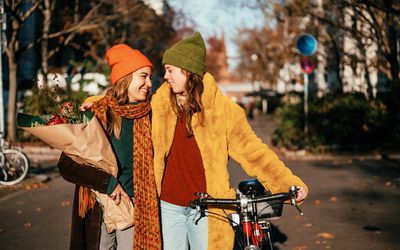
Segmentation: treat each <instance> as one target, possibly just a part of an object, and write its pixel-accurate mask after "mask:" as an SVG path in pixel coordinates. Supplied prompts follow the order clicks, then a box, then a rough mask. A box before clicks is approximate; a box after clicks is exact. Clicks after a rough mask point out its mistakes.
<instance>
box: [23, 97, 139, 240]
mask: <svg viewBox="0 0 400 250" xmlns="http://www.w3.org/2000/svg"><path fill="white" fill-rule="evenodd" d="M17 126H18V127H19V128H22V129H23V130H25V131H27V132H29V133H31V134H32V135H34V136H36V137H37V138H39V139H40V140H42V141H43V142H45V143H46V144H48V145H50V146H51V147H53V148H56V149H59V150H61V151H63V152H64V153H65V154H66V155H68V156H69V157H71V158H72V159H73V160H74V161H75V162H77V163H79V164H86V165H90V166H93V167H96V168H100V169H102V170H104V171H106V172H107V173H109V174H111V175H113V176H114V177H115V178H117V174H118V167H117V161H116V158H115V154H114V151H113V149H112V147H111V145H110V142H109V140H108V137H107V135H106V133H105V132H104V129H103V127H102V126H101V124H100V122H99V120H98V119H97V118H96V117H95V116H93V114H92V113H90V112H87V111H79V110H78V108H76V107H74V105H73V103H72V102H65V103H64V104H62V105H61V107H60V109H59V112H58V113H54V114H52V115H50V116H49V115H44V116H32V115H28V114H23V113H18V115H17ZM92 191H93V192H94V193H95V196H96V199H97V201H98V202H99V203H100V206H101V207H102V209H103V214H104V216H103V217H104V218H103V219H104V222H105V224H106V225H107V231H108V232H112V231H114V230H115V229H120V230H122V229H125V228H128V227H130V226H132V225H133V204H132V202H131V201H130V199H129V200H128V199H122V200H121V203H120V204H119V205H118V206H117V205H115V202H114V201H113V200H112V199H111V198H110V197H109V196H108V195H106V194H102V193H99V192H97V191H95V190H92Z"/></svg>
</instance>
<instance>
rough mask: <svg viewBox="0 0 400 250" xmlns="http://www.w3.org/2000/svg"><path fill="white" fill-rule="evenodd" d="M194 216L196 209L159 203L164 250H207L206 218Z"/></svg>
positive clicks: (163, 202)
mask: <svg viewBox="0 0 400 250" xmlns="http://www.w3.org/2000/svg"><path fill="white" fill-rule="evenodd" d="M195 215H196V209H193V208H190V207H182V206H178V205H174V204H171V203H168V202H165V201H161V226H162V237H163V245H164V248H163V249H164V250H188V249H189V246H190V250H207V248H208V217H207V216H204V214H203V215H201V214H197V215H196V218H195ZM200 216H202V217H200ZM193 220H195V221H196V222H197V223H195V221H193Z"/></svg>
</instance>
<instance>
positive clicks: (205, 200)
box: [189, 186, 303, 215]
mask: <svg viewBox="0 0 400 250" xmlns="http://www.w3.org/2000/svg"><path fill="white" fill-rule="evenodd" d="M197 195H199V196H200V197H199V198H197V199H195V200H192V201H190V204H189V206H190V207H192V208H196V207H199V206H207V205H215V206H226V205H240V206H242V207H243V206H246V205H247V204H249V203H252V204H257V203H260V202H267V201H285V200H290V203H291V204H292V205H293V206H295V207H296V208H297V210H298V211H299V212H300V214H301V215H303V212H302V211H301V210H300V208H299V207H298V206H297V203H296V195H297V188H296V187H295V186H290V188H289V191H288V192H286V193H277V194H267V195H260V196H257V197H249V196H242V197H240V198H236V199H220V198H210V197H208V195H207V194H204V193H198V194H197Z"/></svg>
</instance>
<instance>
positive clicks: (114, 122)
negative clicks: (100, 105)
mask: <svg viewBox="0 0 400 250" xmlns="http://www.w3.org/2000/svg"><path fill="white" fill-rule="evenodd" d="M132 78H133V76H132V74H129V75H126V76H124V77H122V78H121V79H119V80H118V81H117V82H116V83H115V84H114V85H113V86H112V87H111V89H112V91H113V97H114V98H115V100H116V101H117V104H118V105H123V104H127V103H128V102H129V98H128V88H129V84H130V83H131V81H132ZM110 115H111V123H110V126H109V127H108V128H107V132H108V133H109V134H110V135H111V134H112V132H114V136H115V137H116V138H118V139H119V136H120V134H121V124H122V119H121V116H119V115H117V114H116V113H115V112H114V111H113V110H112V109H110Z"/></svg>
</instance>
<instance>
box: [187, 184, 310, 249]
mask: <svg viewBox="0 0 400 250" xmlns="http://www.w3.org/2000/svg"><path fill="white" fill-rule="evenodd" d="M196 195H197V196H198V197H199V198H197V199H195V200H193V201H191V203H190V205H191V207H192V208H196V210H197V213H204V212H205V207H207V206H213V207H226V206H229V205H233V206H236V208H237V213H233V214H226V213H225V214H226V219H227V220H228V221H229V223H230V225H231V226H232V228H233V230H234V231H235V232H236V233H238V232H241V233H242V234H243V239H242V242H241V243H242V246H241V248H242V249H244V250H261V249H265V248H263V246H264V247H265V246H268V245H269V248H270V249H271V250H273V245H272V241H271V222H270V221H271V220H273V219H277V218H279V217H280V216H281V215H282V210H283V204H284V202H285V201H288V200H290V204H291V205H293V206H295V207H296V208H297V210H298V211H299V213H300V214H301V215H303V212H302V211H301V210H300V208H299V207H298V206H297V203H296V195H297V188H296V186H290V188H289V191H288V192H287V193H277V194H271V193H269V192H268V191H266V190H265V188H264V187H263V185H262V184H261V183H260V182H259V181H258V180H256V179H250V180H246V181H242V182H240V183H239V186H238V190H237V194H236V199H219V198H214V197H210V196H209V195H208V194H206V193H196ZM209 215H210V213H209ZM195 217H196V216H195ZM267 242H268V243H269V244H268V245H267V244H266V243H267Z"/></svg>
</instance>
